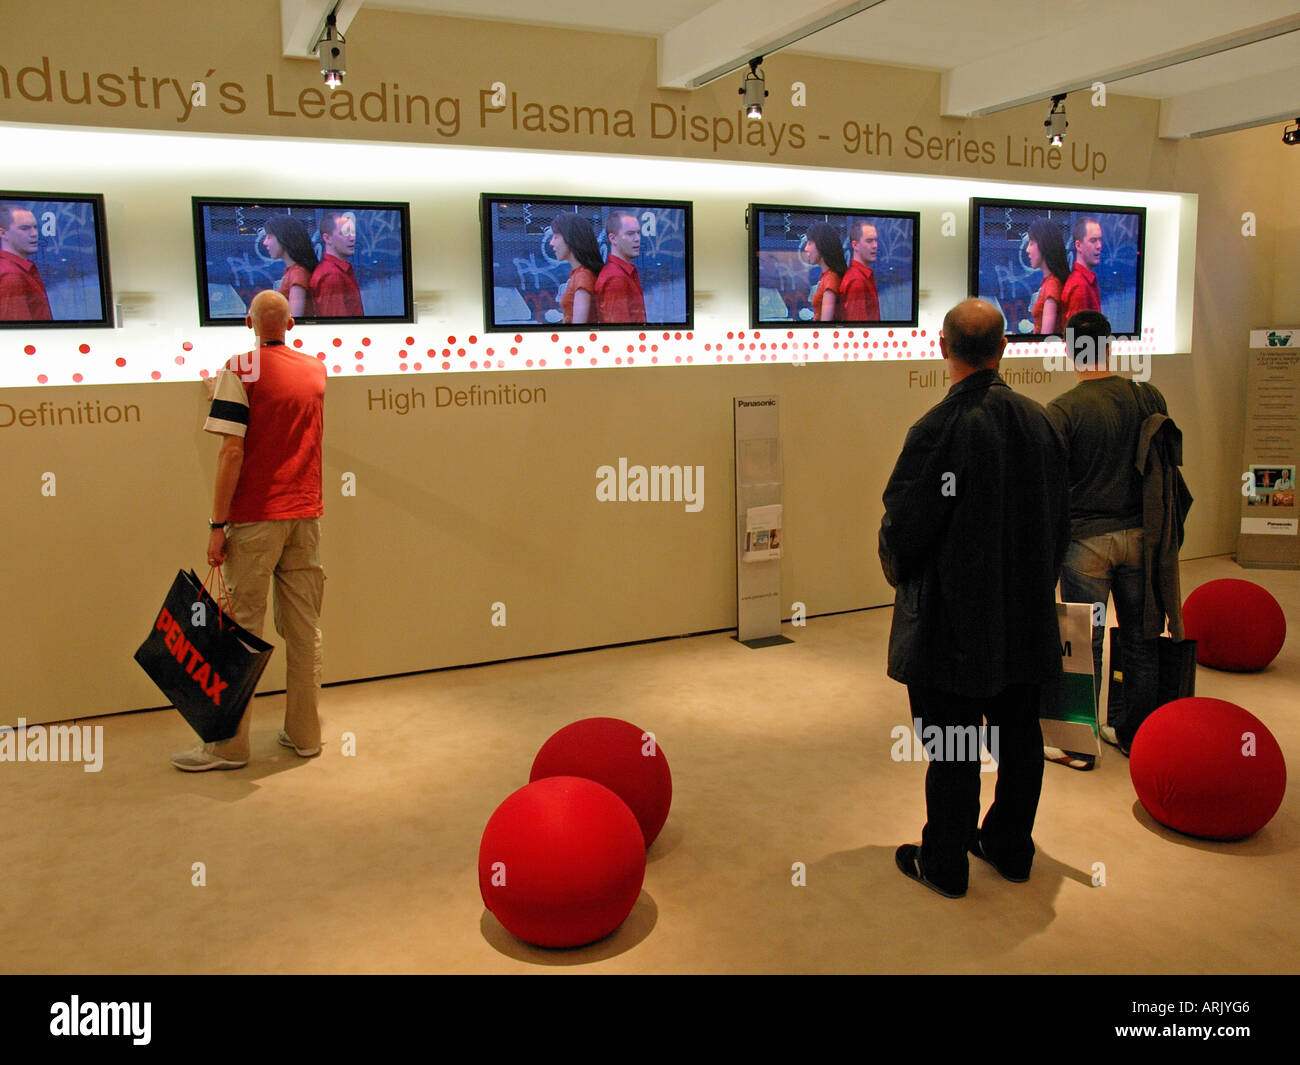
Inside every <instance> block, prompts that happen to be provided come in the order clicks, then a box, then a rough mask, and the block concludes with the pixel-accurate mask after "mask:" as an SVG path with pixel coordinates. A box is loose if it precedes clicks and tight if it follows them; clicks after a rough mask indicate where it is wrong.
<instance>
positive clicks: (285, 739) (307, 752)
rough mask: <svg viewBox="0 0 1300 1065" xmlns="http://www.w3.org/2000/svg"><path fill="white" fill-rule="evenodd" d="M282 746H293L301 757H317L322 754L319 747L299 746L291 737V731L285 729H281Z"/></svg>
mask: <svg viewBox="0 0 1300 1065" xmlns="http://www.w3.org/2000/svg"><path fill="white" fill-rule="evenodd" d="M280 746H281V747H289V748H292V750H293V752H294V753H295V754H296V755H298V757H299V758H315V757H316V756H317V755H318V754H320V748H319V747H299V746H298V745H297V744H296V743H294V742H293V740H291V739H289V733H287V732H285V731H284V729H281V730H280Z"/></svg>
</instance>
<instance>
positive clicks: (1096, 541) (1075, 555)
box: [1047, 311, 1167, 754]
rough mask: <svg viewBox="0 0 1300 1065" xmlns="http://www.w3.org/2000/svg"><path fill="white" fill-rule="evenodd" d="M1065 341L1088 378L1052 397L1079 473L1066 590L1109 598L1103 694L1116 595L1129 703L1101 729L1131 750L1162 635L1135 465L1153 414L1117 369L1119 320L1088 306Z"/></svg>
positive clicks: (1075, 595) (1097, 638)
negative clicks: (1115, 325) (1146, 605)
mask: <svg viewBox="0 0 1300 1065" xmlns="http://www.w3.org/2000/svg"><path fill="white" fill-rule="evenodd" d="M1066 338H1067V339H1066V345H1067V347H1069V348H1071V349H1072V350H1071V354H1072V355H1073V357H1074V364H1075V373H1076V374H1077V375H1078V377H1079V383H1078V384H1077V385H1075V386H1074V388H1072V389H1070V391H1068V392H1066V393H1065V394H1064V395H1062V396H1058V397H1057V398H1056V399H1054V400H1052V402H1051V403H1049V404H1048V405H1047V416H1048V417H1049V418H1050V419H1051V420H1052V423H1053V424H1054V425H1055V426H1056V428H1057V429H1058V431H1059V432H1060V434H1061V437H1062V438H1063V439H1064V441H1065V445H1066V450H1067V453H1068V459H1069V476H1070V546H1069V549H1068V550H1067V551H1066V555H1065V564H1064V566H1063V567H1062V569H1061V598H1062V599H1063V600H1064V601H1065V602H1067V603H1093V604H1100V605H1101V610H1100V611H1099V612H1096V613H1100V614H1101V619H1100V620H1101V623H1098V620H1099V619H1098V618H1097V616H1096V613H1094V619H1093V620H1094V626H1093V634H1092V662H1093V675H1094V678H1095V680H1096V684H1097V689H1096V690H1097V694H1098V697H1100V694H1101V649H1102V639H1103V635H1104V632H1105V629H1106V626H1105V623H1104V619H1105V607H1106V601H1107V599H1109V598H1110V597H1111V596H1112V595H1113V596H1114V597H1115V612H1116V614H1118V616H1119V634H1120V642H1121V646H1122V648H1123V653H1124V710H1123V715H1122V716H1121V717H1119V718H1118V719H1115V718H1111V719H1110V721H1109V723H1108V724H1107V725H1106V726H1104V727H1103V728H1102V730H1101V733H1102V738H1103V739H1104V740H1106V742H1107V743H1110V744H1111V745H1113V746H1116V747H1118V748H1119V749H1120V750H1121V751H1122V752H1123V753H1124V754H1128V748H1129V745H1130V744H1132V742H1133V736H1134V734H1135V733H1136V732H1137V730H1138V726H1139V725H1141V724H1142V722H1143V721H1144V720H1146V718H1147V716H1148V715H1149V714H1150V713H1151V711H1152V710H1154V709H1155V701H1156V683H1157V678H1158V668H1159V667H1158V659H1157V645H1156V641H1155V640H1147V639H1144V638H1143V632H1142V608H1143V596H1144V593H1145V588H1146V581H1145V578H1146V571H1145V568H1144V562H1143V553H1142V546H1143V545H1142V478H1141V476H1140V475H1139V474H1138V472H1137V469H1136V467H1135V465H1134V459H1135V456H1136V454H1137V444H1138V431H1139V430H1140V428H1141V426H1142V422H1143V419H1144V415H1143V412H1142V408H1141V407H1140V405H1139V402H1138V396H1137V390H1136V388H1135V386H1134V384H1133V382H1131V381H1130V380H1128V379H1127V378H1124V377H1119V376H1117V375H1116V374H1114V373H1112V372H1111V371H1110V368H1109V366H1110V359H1109V347H1110V339H1111V335H1110V322H1109V321H1108V320H1107V319H1106V317H1105V315H1103V314H1101V313H1100V312H1099V311H1081V312H1079V313H1078V314H1076V315H1074V316H1073V317H1071V318H1070V319H1069V321H1067V322H1066ZM1145 387H1146V390H1147V394H1148V400H1147V402H1148V404H1150V405H1152V406H1154V407H1155V408H1156V409H1157V410H1159V411H1161V412H1166V411H1167V408H1166V406H1165V399H1164V397H1163V396H1162V395H1161V394H1160V393H1159V392H1158V391H1156V389H1154V388H1152V387H1151V386H1150V385H1147V386H1145Z"/></svg>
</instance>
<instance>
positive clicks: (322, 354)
mask: <svg viewBox="0 0 1300 1065" xmlns="http://www.w3.org/2000/svg"><path fill="white" fill-rule="evenodd" d="M316 358H318V359H320V361H321V362H324V361H325V352H323V351H318V352H316Z"/></svg>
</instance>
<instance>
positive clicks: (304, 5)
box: [280, 0, 365, 59]
mask: <svg viewBox="0 0 1300 1065" xmlns="http://www.w3.org/2000/svg"><path fill="white" fill-rule="evenodd" d="M364 2H365V0H280V40H281V50H282V52H283V53H284V55H286V56H289V57H293V58H297V59H314V58H316V42H317V41H319V40H320V35H321V31H322V30H324V28H325V17H326V16H327V15H328V14H329V13H330V12H331V11H333V10H334V8H335V6H336V5H337V7H338V13H337V14H336V15H335V17H334V24H335V26H337V27H338V30H339V32H340V33H342V34H346V33H347V31H348V27H349V26H350V25H352V20H353V18H355V17H356V14H357V12H358V11H360V10H361V5H362V4H363V3H364Z"/></svg>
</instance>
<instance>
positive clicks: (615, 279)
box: [596, 211, 645, 325]
mask: <svg viewBox="0 0 1300 1065" xmlns="http://www.w3.org/2000/svg"><path fill="white" fill-rule="evenodd" d="M605 234H606V236H607V237H608V239H609V258H608V259H606V260H605V267H604V269H602V270H601V271H600V276H599V277H598V278H596V314H597V316H598V317H597V321H599V322H600V323H601V324H602V325H608V324H617V323H619V322H644V321H645V298H644V297H643V296H642V294H641V278H640V275H638V274H637V272H636V267H635V266H633V265H632V260H633V259H635V258H636V257H637V256H638V255H640V254H641V223H640V222H639V221H638V220H637V217H636V215H634V214H633V213H632V212H631V211H611V212H610V214H609V216H608V217H607V218H606V219H605Z"/></svg>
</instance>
